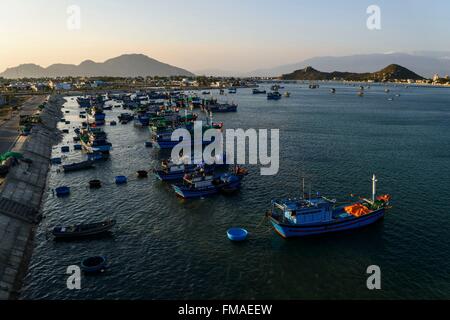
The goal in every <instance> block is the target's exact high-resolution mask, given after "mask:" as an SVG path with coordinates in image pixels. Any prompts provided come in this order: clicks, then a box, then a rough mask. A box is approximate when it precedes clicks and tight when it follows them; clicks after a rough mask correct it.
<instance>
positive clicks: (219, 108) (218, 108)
mask: <svg viewBox="0 0 450 320" xmlns="http://www.w3.org/2000/svg"><path fill="white" fill-rule="evenodd" d="M237 107H238V106H237V104H235V103H232V104H229V103H218V102H217V103H214V104H210V105H207V106H205V107H204V109H205V110H206V111H208V112H236V111H237Z"/></svg>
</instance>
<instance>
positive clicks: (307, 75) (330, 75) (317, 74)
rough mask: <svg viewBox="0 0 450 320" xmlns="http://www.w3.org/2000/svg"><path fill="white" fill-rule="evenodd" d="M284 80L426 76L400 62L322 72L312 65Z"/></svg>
mask: <svg viewBox="0 0 450 320" xmlns="http://www.w3.org/2000/svg"><path fill="white" fill-rule="evenodd" d="M281 78H282V79H283V80H334V79H336V80H350V81H366V80H372V81H376V82H380V81H393V80H408V79H412V80H423V79H424V78H423V77H421V76H419V75H418V74H416V73H414V72H412V71H411V70H409V69H407V68H404V67H402V66H400V65H398V64H391V65H389V66H387V67H386V68H383V69H381V70H379V71H377V72H372V73H371V72H364V73H355V72H339V71H333V72H322V71H318V70H316V69H314V68H312V67H306V68H304V69H300V70H297V71H294V72H292V73H289V74H285V75H283V76H282V77H281Z"/></svg>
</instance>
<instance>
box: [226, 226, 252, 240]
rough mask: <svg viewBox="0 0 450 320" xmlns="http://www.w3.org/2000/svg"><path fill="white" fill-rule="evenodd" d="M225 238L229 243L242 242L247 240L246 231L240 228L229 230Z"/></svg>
mask: <svg viewBox="0 0 450 320" xmlns="http://www.w3.org/2000/svg"><path fill="white" fill-rule="evenodd" d="M227 236H228V239H230V240H231V241H244V240H245V239H247V236H248V231H247V230H245V229H242V228H231V229H228V231H227Z"/></svg>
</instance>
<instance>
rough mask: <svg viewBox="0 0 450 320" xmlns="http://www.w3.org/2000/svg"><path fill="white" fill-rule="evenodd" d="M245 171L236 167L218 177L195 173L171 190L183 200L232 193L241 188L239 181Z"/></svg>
mask: <svg viewBox="0 0 450 320" xmlns="http://www.w3.org/2000/svg"><path fill="white" fill-rule="evenodd" d="M246 174H247V170H245V169H244V168H240V167H237V168H236V169H235V171H234V172H232V173H223V174H220V175H218V176H214V175H212V174H205V173H204V172H201V171H200V172H196V173H195V174H187V175H185V176H184V177H183V183H182V184H173V185H172V188H173V190H174V191H175V193H176V194H177V196H179V197H181V198H184V199H192V198H201V197H206V196H211V195H214V194H217V193H219V192H226V193H230V192H234V191H237V190H239V189H240V188H241V181H242V179H243V177H244V176H245V175H246Z"/></svg>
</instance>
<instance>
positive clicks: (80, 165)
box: [63, 160, 94, 172]
mask: <svg viewBox="0 0 450 320" xmlns="http://www.w3.org/2000/svg"><path fill="white" fill-rule="evenodd" d="M93 167H94V161H92V160H86V161H81V162H75V163H71V164H65V165H63V169H64V172H72V171H79V170H85V169H91V168H93Z"/></svg>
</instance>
